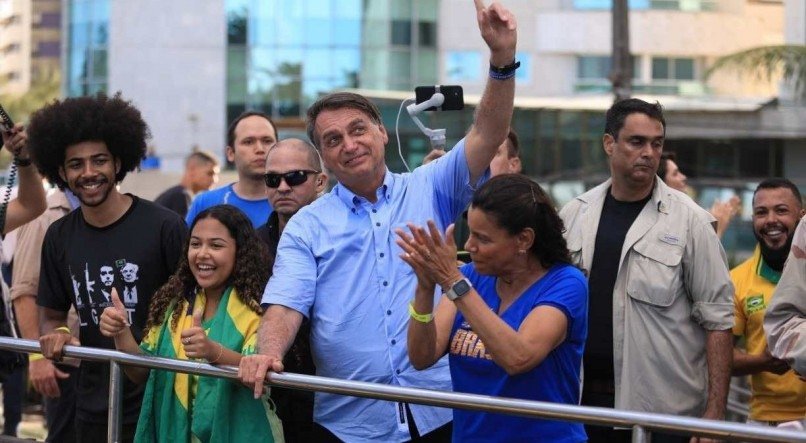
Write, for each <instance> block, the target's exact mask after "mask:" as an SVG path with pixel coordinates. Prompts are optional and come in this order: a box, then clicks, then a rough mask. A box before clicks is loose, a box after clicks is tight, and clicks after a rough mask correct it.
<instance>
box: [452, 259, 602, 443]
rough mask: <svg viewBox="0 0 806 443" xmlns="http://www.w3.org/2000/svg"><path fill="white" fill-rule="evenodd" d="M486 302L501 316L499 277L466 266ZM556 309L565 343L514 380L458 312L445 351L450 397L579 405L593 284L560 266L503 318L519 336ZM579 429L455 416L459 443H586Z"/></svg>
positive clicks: (570, 268) (561, 423) (578, 426)
mask: <svg viewBox="0 0 806 443" xmlns="http://www.w3.org/2000/svg"><path fill="white" fill-rule="evenodd" d="M462 273H463V274H464V275H465V276H466V277H467V278H468V280H470V282H471V283H472V284H473V287H474V288H475V289H476V291H477V292H478V293H479V295H480V296H481V298H482V299H484V302H485V303H486V304H487V306H489V307H490V308H491V309H492V310H493V311H494V312H498V309H499V306H500V304H501V299H500V298H499V297H498V293H497V292H496V290H495V282H496V278H495V277H493V276H487V275H481V274H479V273H477V272H476V269H475V266H474V265H473V263H470V264H467V265H465V266H463V267H462ZM541 305H547V306H553V307H555V308H557V309H559V310H560V311H562V312H563V313H564V314H565V316H566V318H567V320H568V331H567V334H566V338H565V341H563V342H562V343H561V344H560V345H559V346H557V347H556V348H555V349H554V350H553V351H551V352H550V353H549V354H548V355H547V356H546V358H545V359H544V360H543V361H542V362H541V363H540V364H539V365H537V366H535V367H534V368H532V369H531V370H529V371H527V372H525V373H522V374H518V375H512V376H511V375H509V374H507V373H506V371H505V370H504V369H503V368H502V367H501V366H499V365H498V364H497V363H495V362H494V361H493V360H492V357H491V356H490V354H489V353H488V352H487V351H486V349H485V346H484V344H483V342H482V341H481V339H480V338H479V337H478V335H476V333H475V332H473V328H472V326H471V325H470V324H469V323H468V322H467V321H466V319H465V317H464V315H462V313H461V312H457V314H456V319H455V320H454V324H453V328H452V330H451V335H450V337H451V341H450V344H449V347H448V356H449V357H448V360H449V362H450V369H451V377H452V379H453V390H454V391H456V392H467V393H471V394H483V395H493V396H498V397H509V398H522V399H525V400H536V401H547V402H553V403H565V404H570V405H576V404H579V396H580V369H581V367H582V351H583V348H584V346H585V337H586V335H587V329H588V284H587V281H586V280H585V276H584V275H583V274H582V272H581V271H580V270H579V269H577V268H575V267H574V266H571V265H567V264H556V265H554V266H552V267H551V269H549V270H548V272H546V274H545V275H543V277H541V278H540V279H539V280H538V281H536V282H535V283H534V284H532V286H530V287H529V288H528V289H526V291H525V292H524V293H523V294H521V296H520V297H518V299H516V300H515V301H514V302H513V303H512V304H511V305H510V306H509V307H508V308H507V309H506V311H504V312H503V313H499V316H500V317H501V319H502V320H503V321H505V322H506V323H507V324H508V325H509V326H510V327H511V328H512V329H514V330H516V331H517V330H518V329H519V328H520V326H521V323H523V320H524V319H525V318H526V317H527V316H528V315H529V314H530V313H531V312H532V310H533V309H534V308H536V307H538V306H541ZM586 440H587V437H586V436H585V429H584V426H583V425H582V424H581V423H571V422H565V421H554V420H542V419H535V418H526V417H518V416H514V415H505V414H492V413H486V412H476V411H468V410H463V409H454V411H453V441H454V442H485V443H487V442H508V443H509V442H547V443H548V442H552V443H557V442H568V443H572V442H573V443H576V442H584V441H586Z"/></svg>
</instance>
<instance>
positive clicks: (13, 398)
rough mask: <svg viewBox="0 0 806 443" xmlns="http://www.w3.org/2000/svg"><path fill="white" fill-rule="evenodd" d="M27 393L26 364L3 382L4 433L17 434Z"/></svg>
mask: <svg viewBox="0 0 806 443" xmlns="http://www.w3.org/2000/svg"><path fill="white" fill-rule="evenodd" d="M24 393H25V366H21V367H19V368H17V369H16V370H14V372H12V373H11V374H9V376H8V378H7V379H6V381H4V382H3V418H4V419H5V424H4V425H3V435H11V436H14V437H16V436H17V425H18V424H20V421H21V420H22V397H23V394H24Z"/></svg>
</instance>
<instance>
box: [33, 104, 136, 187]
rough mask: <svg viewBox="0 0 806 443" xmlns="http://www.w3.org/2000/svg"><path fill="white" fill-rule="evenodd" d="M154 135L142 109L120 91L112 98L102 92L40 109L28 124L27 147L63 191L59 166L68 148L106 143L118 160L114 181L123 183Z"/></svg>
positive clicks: (42, 170)
mask: <svg viewBox="0 0 806 443" xmlns="http://www.w3.org/2000/svg"><path fill="white" fill-rule="evenodd" d="M150 137H151V133H150V132H149V130H148V125H147V124H146V122H145V121H144V120H143V117H142V115H141V114H140V111H139V110H137V108H135V107H134V105H132V103H131V102H129V101H126V100H124V99H123V98H122V97H121V95H120V92H118V93H117V94H115V95H114V96H112V97H108V96H107V95H106V94H104V93H99V94H98V95H96V96H94V97H75V98H66V99H64V100H62V101H58V100H55V101H53V102H52V103H50V104H48V105H47V106H45V107H44V108H42V109H40V110H38V111H36V112H35V113H34V114H33V115H32V116H31V121H30V122H29V124H28V150H29V152H30V153H31V157H32V158H33V161H34V163H35V164H36V167H37V169H39V172H40V173H41V174H42V175H44V176H45V178H47V179H48V181H50V182H51V183H53V184H55V185H56V186H58V187H59V188H61V189H64V188H65V187H67V183H66V182H65V181H64V180H63V179H62V178H61V176H60V175H59V169H60V168H61V167H63V166H64V157H65V152H66V151H67V147H68V146H72V145H75V144H77V143H81V142H86V141H99V142H103V143H104V144H106V148H107V149H109V153H110V154H111V155H112V157H114V158H115V159H116V160H118V161H120V171H118V173H117V174H116V175H115V181H116V182H121V181H122V180H123V178H124V177H126V174H127V173H129V172H131V171H133V170H134V169H135V168H137V167H138V166H139V165H140V161H141V160H142V159H143V158H145V155H146V140H148V139H149V138H150Z"/></svg>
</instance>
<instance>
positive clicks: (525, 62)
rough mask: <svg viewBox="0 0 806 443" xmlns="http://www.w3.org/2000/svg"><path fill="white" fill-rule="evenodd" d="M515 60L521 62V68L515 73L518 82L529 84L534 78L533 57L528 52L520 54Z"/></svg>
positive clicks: (517, 54)
mask: <svg viewBox="0 0 806 443" xmlns="http://www.w3.org/2000/svg"><path fill="white" fill-rule="evenodd" d="M515 59H516V60H518V61H519V62H521V66H520V68H518V69H517V70H516V71H515V78H516V79H517V80H518V82H521V83H523V82H528V81H529V80H530V79H531V78H532V56H531V54H529V53H527V52H518V53H516V54H515Z"/></svg>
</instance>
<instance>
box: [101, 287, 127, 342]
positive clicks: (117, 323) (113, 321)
mask: <svg viewBox="0 0 806 443" xmlns="http://www.w3.org/2000/svg"><path fill="white" fill-rule="evenodd" d="M98 326H99V328H100V330H101V334H103V335H105V336H107V337H117V336H118V335H120V333H121V332H123V331H124V330H125V329H126V328H127V327H129V317H128V314H127V313H126V307H125V306H124V305H123V302H122V301H120V297H118V291H117V290H116V289H115V288H112V306H110V307H108V308H105V309H104V312H102V313H101V321H100V324H99V325H98Z"/></svg>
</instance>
